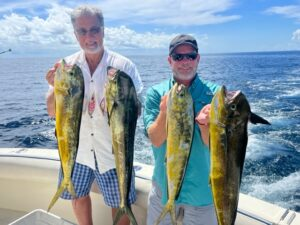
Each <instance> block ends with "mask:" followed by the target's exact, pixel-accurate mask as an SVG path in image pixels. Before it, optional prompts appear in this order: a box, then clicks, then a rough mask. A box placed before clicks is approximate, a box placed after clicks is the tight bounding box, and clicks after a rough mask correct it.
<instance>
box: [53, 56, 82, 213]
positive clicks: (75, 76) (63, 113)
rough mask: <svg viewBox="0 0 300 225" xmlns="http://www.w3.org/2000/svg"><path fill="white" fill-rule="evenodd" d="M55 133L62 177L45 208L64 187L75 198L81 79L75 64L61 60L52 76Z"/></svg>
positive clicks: (80, 110)
mask: <svg viewBox="0 0 300 225" xmlns="http://www.w3.org/2000/svg"><path fill="white" fill-rule="evenodd" d="M54 96H55V121H56V122H55V133H56V138H57V143H58V152H59V157H60V163H61V169H62V176H63V179H62V181H61V183H60V186H59V187H58V190H57V192H56V193H55V195H54V197H53V199H52V201H51V203H50V205H49V207H48V211H49V210H50V209H51V208H52V206H53V205H54V203H55V202H56V201H57V199H58V198H59V196H60V195H61V194H62V193H63V191H65V190H68V192H69V193H70V194H71V195H72V197H73V198H76V194H75V190H74V186H73V183H72V180H71V176H72V171H73V167H74V163H75V159H76V155H77V150H78V143H79V130H80V122H81V114H82V105H83V98H84V80H83V75H82V71H81V69H80V68H79V67H78V66H77V65H72V66H71V65H67V64H66V62H65V61H64V60H62V61H61V63H60V66H59V67H58V68H57V70H56V72H55V77H54Z"/></svg>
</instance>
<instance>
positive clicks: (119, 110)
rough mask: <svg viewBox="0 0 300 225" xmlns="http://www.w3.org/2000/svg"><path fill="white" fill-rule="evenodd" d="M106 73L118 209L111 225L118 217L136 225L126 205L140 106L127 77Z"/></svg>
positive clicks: (124, 74) (112, 70)
mask: <svg viewBox="0 0 300 225" xmlns="http://www.w3.org/2000/svg"><path fill="white" fill-rule="evenodd" d="M107 70H108V82H107V84H106V88H105V89H106V90H105V99H106V100H105V101H106V107H107V114H108V123H109V126H110V128H111V134H112V148H113V153H114V156H115V163H116V171H117V176H118V183H119V192H120V206H119V209H118V211H117V212H116V215H115V218H114V221H113V224H114V225H116V224H117V223H118V221H119V219H120V218H121V216H122V215H124V214H127V216H128V218H129V220H130V222H131V224H133V225H137V222H136V219H135V217H134V215H133V213H132V210H131V206H130V205H128V195H129V192H130V187H131V180H132V179H134V177H133V176H132V172H133V156H134V136H135V128H136V123H137V119H138V115H139V112H140V107H141V105H140V102H139V100H138V98H137V93H136V90H135V87H134V84H133V82H132V79H131V78H130V76H128V75H127V74H126V73H124V72H123V71H120V70H116V69H114V68H112V67H108V68H107Z"/></svg>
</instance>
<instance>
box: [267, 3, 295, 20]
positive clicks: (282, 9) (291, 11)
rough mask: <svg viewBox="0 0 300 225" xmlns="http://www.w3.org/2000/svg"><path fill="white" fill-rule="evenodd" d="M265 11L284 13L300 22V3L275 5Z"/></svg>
mask: <svg viewBox="0 0 300 225" xmlns="http://www.w3.org/2000/svg"><path fill="white" fill-rule="evenodd" d="M265 13H268V14H278V15H283V16H285V17H287V18H292V19H296V20H297V22H300V6H299V5H287V6H274V7H271V8H268V9H267V10H266V11H265Z"/></svg>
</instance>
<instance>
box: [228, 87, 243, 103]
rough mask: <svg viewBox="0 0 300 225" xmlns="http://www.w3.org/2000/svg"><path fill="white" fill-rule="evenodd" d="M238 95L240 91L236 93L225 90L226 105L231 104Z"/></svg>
mask: <svg viewBox="0 0 300 225" xmlns="http://www.w3.org/2000/svg"><path fill="white" fill-rule="evenodd" d="M240 93H241V91H240V90H237V91H227V90H225V96H226V98H225V99H226V103H230V102H232V101H233V100H234V99H235V98H236V97H237V96H238V95H239V94H240Z"/></svg>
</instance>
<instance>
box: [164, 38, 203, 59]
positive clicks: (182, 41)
mask: <svg viewBox="0 0 300 225" xmlns="http://www.w3.org/2000/svg"><path fill="white" fill-rule="evenodd" d="M182 44H188V45H191V46H192V47H193V48H194V49H195V50H196V52H198V45H197V41H196V39H195V38H193V37H192V36H191V35H188V34H180V35H177V36H176V37H175V38H174V39H173V40H172V41H171V43H170V47H169V55H171V54H172V53H173V51H174V49H175V48H176V47H177V46H179V45H182Z"/></svg>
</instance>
